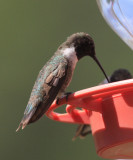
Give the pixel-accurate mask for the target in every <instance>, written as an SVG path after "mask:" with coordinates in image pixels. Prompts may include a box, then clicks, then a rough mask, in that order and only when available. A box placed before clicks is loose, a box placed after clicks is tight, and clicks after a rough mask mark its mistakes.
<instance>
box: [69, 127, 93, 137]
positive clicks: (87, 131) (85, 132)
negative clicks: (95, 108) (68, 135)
mask: <svg viewBox="0 0 133 160" xmlns="http://www.w3.org/2000/svg"><path fill="white" fill-rule="evenodd" d="M90 133H91V127H90V125H85V124H80V125H79V126H78V128H77V130H76V134H75V136H74V137H73V139H72V140H75V139H76V138H77V137H78V136H79V137H80V138H85V136H86V135H88V134H90Z"/></svg>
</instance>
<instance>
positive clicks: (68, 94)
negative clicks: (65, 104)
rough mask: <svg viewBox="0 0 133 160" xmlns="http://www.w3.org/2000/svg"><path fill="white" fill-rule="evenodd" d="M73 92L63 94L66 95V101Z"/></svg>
mask: <svg viewBox="0 0 133 160" xmlns="http://www.w3.org/2000/svg"><path fill="white" fill-rule="evenodd" d="M72 93H73V92H66V93H65V96H66V101H68V97H69V96H70V95H71V94H72Z"/></svg>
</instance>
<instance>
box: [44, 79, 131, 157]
mask: <svg viewBox="0 0 133 160" xmlns="http://www.w3.org/2000/svg"><path fill="white" fill-rule="evenodd" d="M63 104H67V106H66V113H57V112H55V111H54V110H55V109H56V108H58V107H61V106H62V105H63ZM77 107H78V108H77ZM79 108H80V109H79ZM46 115H47V116H48V117H49V118H50V119H53V120H56V121H60V122H65V123H76V124H89V125H91V129H92V135H93V137H94V142H95V147H96V151H97V154H98V155H99V156H100V157H102V158H107V159H119V158H121V159H131V158H133V80H124V81H120V82H114V83H110V84H103V85H100V86H96V87H92V88H88V89H84V90H81V91H78V92H75V93H73V94H72V95H70V96H69V97H68V100H67V101H66V98H63V99H61V100H60V101H59V104H58V105H57V104H56V102H54V103H53V104H52V105H51V107H50V108H49V110H48V111H47V113H46Z"/></svg>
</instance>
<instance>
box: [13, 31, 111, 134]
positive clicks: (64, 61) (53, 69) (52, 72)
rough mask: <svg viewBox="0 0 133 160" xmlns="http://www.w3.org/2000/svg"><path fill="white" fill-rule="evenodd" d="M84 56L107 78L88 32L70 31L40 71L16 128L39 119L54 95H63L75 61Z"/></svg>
mask: <svg viewBox="0 0 133 160" xmlns="http://www.w3.org/2000/svg"><path fill="white" fill-rule="evenodd" d="M84 56H90V57H91V58H92V59H93V60H94V61H95V62H96V63H97V64H98V66H99V67H100V69H101V70H102V72H103V74H104V75H105V77H106V79H107V81H109V79H108V77H107V75H106V73H105V71H104V69H103V68H102V66H101V64H100V63H99V61H98V59H97V58H96V53H95V45H94V41H93V39H92V38H91V36H90V35H89V34H87V33H84V32H79V33H75V34H72V35H71V36H70V37H68V38H67V40H66V41H65V42H64V43H62V44H61V45H60V46H59V48H58V49H57V51H56V52H55V54H54V55H53V56H52V57H51V59H50V60H49V61H48V62H47V63H46V64H45V65H44V67H43V68H42V69H41V71H40V72H39V75H38V77H37V80H36V82H35V84H34V87H33V89H32V92H31V95H30V99H29V102H28V104H27V107H26V109H25V111H24V116H23V118H22V120H21V122H20V124H19V126H18V129H17V130H16V131H18V130H19V129H20V128H21V127H22V129H24V128H25V126H26V125H27V124H30V123H33V122H35V121H37V120H38V119H40V118H41V117H42V116H43V115H44V114H45V113H46V112H47V110H48V108H49V107H50V106H51V104H52V102H53V101H54V100H55V99H57V100H58V99H60V98H61V97H62V96H63V95H65V89H66V88H67V87H68V85H69V84H70V82H71V79H72V76H73V72H74V70H75V67H76V64H77V62H78V61H79V60H80V59H81V58H83V57H84Z"/></svg>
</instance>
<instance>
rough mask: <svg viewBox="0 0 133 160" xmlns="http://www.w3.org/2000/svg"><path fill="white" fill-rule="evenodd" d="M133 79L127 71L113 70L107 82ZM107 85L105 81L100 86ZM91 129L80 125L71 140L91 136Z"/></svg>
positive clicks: (88, 126)
mask: <svg viewBox="0 0 133 160" xmlns="http://www.w3.org/2000/svg"><path fill="white" fill-rule="evenodd" d="M131 78H133V76H132V75H131V73H130V72H129V71H128V70H127V69H123V68H121V69H117V70H115V71H114V72H113V73H112V74H111V76H110V77H109V81H110V83H112V82H117V81H122V80H126V79H131ZM106 83H108V81H107V80H106V79H105V80H104V81H103V82H102V83H100V85H101V84H106ZM91 133H92V132H91V127H90V125H86V124H80V125H78V127H77V130H76V134H75V136H74V137H73V138H72V140H75V139H76V138H77V137H80V138H85V137H86V136H87V135H88V134H91Z"/></svg>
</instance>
